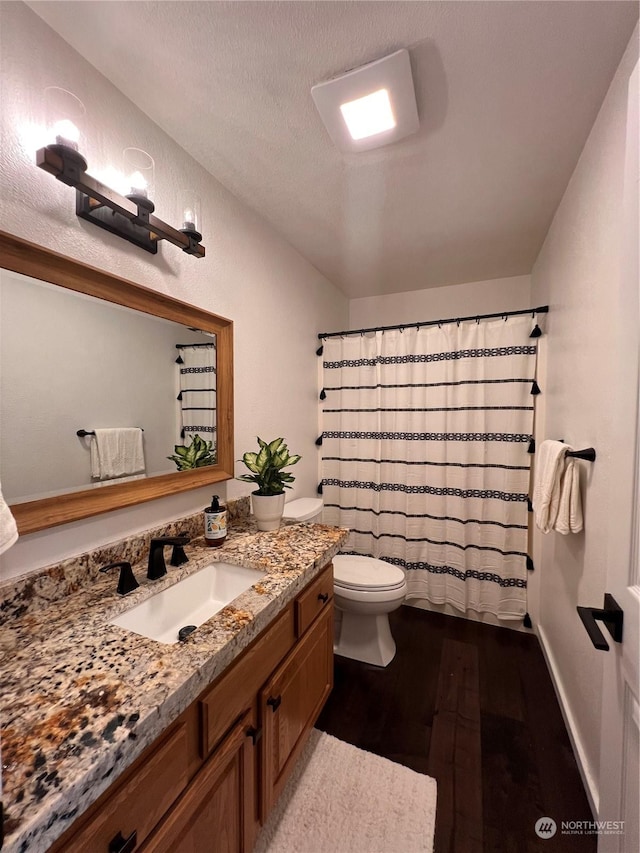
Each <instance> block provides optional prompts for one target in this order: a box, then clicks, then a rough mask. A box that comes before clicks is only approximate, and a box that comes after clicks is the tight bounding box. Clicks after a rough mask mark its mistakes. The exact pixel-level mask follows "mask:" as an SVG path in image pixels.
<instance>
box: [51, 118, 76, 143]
mask: <svg viewBox="0 0 640 853" xmlns="http://www.w3.org/2000/svg"><path fill="white" fill-rule="evenodd" d="M53 133H54V134H55V137H56V143H57V144H58V145H69V146H71V147H72V148H75V149H76V150H77V148H78V140H79V139H80V131H79V130H78V128H77V127H76V126H75V124H74V123H73V122H72V121H71V120H70V119H68V118H63V119H61V120H60V121H57V122H56V123H55V124H54V125H53Z"/></svg>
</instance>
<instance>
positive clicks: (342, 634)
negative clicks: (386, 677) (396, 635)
mask: <svg viewBox="0 0 640 853" xmlns="http://www.w3.org/2000/svg"><path fill="white" fill-rule="evenodd" d="M341 615H342V622H341V624H340V625H339V627H338V632H337V634H338V636H337V640H336V643H335V644H334V647H333V651H334V654H336V655H341V656H342V657H345V658H350V659H351V660H359V661H362V662H363V663H370V664H373V665H374V666H388V664H390V663H391V661H392V660H393V658H394V657H395V654H396V643H395V640H394V639H393V637H392V635H391V628H390V627H389V616H388V614H387V613H378V614H362V613H353V612H350V611H348V610H343V611H342V612H341Z"/></svg>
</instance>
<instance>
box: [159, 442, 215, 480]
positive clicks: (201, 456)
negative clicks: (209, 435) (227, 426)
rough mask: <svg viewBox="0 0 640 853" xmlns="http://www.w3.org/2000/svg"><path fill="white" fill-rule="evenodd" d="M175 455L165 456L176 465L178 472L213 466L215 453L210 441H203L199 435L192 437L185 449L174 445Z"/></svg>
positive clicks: (181, 445)
mask: <svg viewBox="0 0 640 853" xmlns="http://www.w3.org/2000/svg"><path fill="white" fill-rule="evenodd" d="M174 450H175V453H174V454H172V455H171V456H167V459H170V460H171V461H172V462H175V463H176V467H177V469H178V471H189V470H190V469H191V468H203V467H204V466H205V465H215V462H216V451H215V449H214V447H213V442H212V441H205V440H204V439H202V438H200V436H199V435H197V434H196V435H194V436H193V441H192V442H191V444H190V445H189V446H188V447H187V446H185V445H184V444H176V445H175V447H174Z"/></svg>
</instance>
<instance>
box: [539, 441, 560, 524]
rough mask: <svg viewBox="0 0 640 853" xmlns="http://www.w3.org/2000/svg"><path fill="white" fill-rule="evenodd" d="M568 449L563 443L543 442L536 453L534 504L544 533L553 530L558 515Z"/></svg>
mask: <svg viewBox="0 0 640 853" xmlns="http://www.w3.org/2000/svg"><path fill="white" fill-rule="evenodd" d="M568 449H569V448H568V447H567V445H566V444H563V443H562V442H561V441H543V442H542V444H541V445H540V448H539V450H538V452H537V453H536V469H535V478H534V482H533V501H532V504H533V510H534V512H535V521H536V524H537V525H538V527H539V528H540V530H542V532H543V533H549V531H550V530H552V529H553V525H554V524H555V520H556V517H557V515H558V507H559V505H560V485H561V479H562V474H563V471H564V456H565V453H566V452H567V450H568Z"/></svg>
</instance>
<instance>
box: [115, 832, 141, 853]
mask: <svg viewBox="0 0 640 853" xmlns="http://www.w3.org/2000/svg"><path fill="white" fill-rule="evenodd" d="M137 843H138V832H137V830H135V829H134V830H133V832H132V833H131V835H130V836H129V837H128V838H123V837H122V833H121V832H119V833H118V834H117V835H116V836H115V837H114V838H112V839H111V841H110V842H109V853H131V851H132V850H135V847H136V844H137Z"/></svg>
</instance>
